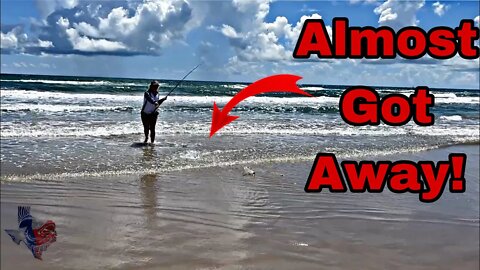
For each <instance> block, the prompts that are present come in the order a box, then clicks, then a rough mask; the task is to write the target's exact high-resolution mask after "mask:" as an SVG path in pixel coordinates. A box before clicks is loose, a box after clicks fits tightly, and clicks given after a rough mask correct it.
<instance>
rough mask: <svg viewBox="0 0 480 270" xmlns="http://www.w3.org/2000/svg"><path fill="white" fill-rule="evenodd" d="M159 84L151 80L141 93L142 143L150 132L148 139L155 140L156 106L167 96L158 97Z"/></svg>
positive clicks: (146, 139) (145, 141)
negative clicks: (143, 135)
mask: <svg viewBox="0 0 480 270" xmlns="http://www.w3.org/2000/svg"><path fill="white" fill-rule="evenodd" d="M159 86H160V84H159V83H158V82H157V81H152V82H151V83H150V87H149V88H148V90H147V91H145V94H144V95H143V106H142V112H141V118H142V124H143V132H144V133H145V140H144V141H143V142H144V143H147V141H148V133H149V132H150V140H151V142H152V143H154V142H155V125H156V124H157V118H158V111H157V109H158V107H159V106H160V104H162V103H163V102H164V101H165V100H166V99H167V97H164V98H161V99H160V98H159V97H158V87H159Z"/></svg>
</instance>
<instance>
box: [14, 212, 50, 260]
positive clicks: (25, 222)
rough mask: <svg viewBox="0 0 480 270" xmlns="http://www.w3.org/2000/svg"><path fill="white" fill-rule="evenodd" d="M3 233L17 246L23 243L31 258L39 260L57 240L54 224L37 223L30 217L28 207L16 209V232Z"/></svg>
mask: <svg viewBox="0 0 480 270" xmlns="http://www.w3.org/2000/svg"><path fill="white" fill-rule="evenodd" d="M5 232H6V233H8V235H10V237H11V238H12V240H13V242H15V243H16V244H17V245H20V242H23V243H25V245H26V246H27V248H28V249H29V250H30V251H31V252H32V254H33V257H35V258H37V259H39V260H41V259H42V253H43V252H44V251H46V250H47V248H48V247H49V246H50V245H51V244H52V243H53V242H55V241H56V240H57V232H56V231H55V223H54V222H53V221H51V220H47V221H46V222H45V223H42V222H39V221H38V220H36V219H35V218H34V217H32V215H30V207H29V206H19V207H18V230H5Z"/></svg>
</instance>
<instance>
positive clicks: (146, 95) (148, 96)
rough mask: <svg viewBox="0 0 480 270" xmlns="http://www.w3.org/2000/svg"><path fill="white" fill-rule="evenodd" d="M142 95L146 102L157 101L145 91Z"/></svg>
mask: <svg viewBox="0 0 480 270" xmlns="http://www.w3.org/2000/svg"><path fill="white" fill-rule="evenodd" d="M143 96H144V97H145V99H146V100H147V101H148V102H150V103H152V104H155V105H156V104H157V102H156V101H155V100H153V99H152V97H151V96H150V95H149V94H148V92H145V94H144V95H143Z"/></svg>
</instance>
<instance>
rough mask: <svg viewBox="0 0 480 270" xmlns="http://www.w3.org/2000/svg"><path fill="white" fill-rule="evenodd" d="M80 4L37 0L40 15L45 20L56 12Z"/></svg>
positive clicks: (76, 2) (55, 0) (69, 1)
mask: <svg viewBox="0 0 480 270" xmlns="http://www.w3.org/2000/svg"><path fill="white" fill-rule="evenodd" d="M78 2H79V1H78V0H36V5H37V8H38V10H39V11H40V14H41V15H42V16H43V17H44V18H45V17H47V16H48V15H50V14H51V13H52V12H54V11H55V10H58V9H61V8H73V7H75V6H76V5H77V4H78Z"/></svg>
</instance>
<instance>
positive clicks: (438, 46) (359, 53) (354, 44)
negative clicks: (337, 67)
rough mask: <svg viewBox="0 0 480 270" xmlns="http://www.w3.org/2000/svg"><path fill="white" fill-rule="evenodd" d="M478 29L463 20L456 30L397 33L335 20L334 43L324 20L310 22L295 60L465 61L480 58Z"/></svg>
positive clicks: (413, 29) (417, 29) (440, 28)
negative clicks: (462, 59)
mask: <svg viewBox="0 0 480 270" xmlns="http://www.w3.org/2000/svg"><path fill="white" fill-rule="evenodd" d="M478 37H479V29H478V27H475V24H474V21H473V20H462V21H461V22H460V25H459V26H458V27H457V28H455V29H452V28H449V27H445V26H438V27H434V28H432V29H430V30H429V31H428V33H427V32H425V30H423V29H422V28H420V27H416V26H409V27H405V28H402V29H400V30H399V31H398V32H395V31H394V30H393V29H392V28H390V27H387V26H381V27H378V28H374V27H371V26H367V27H349V25H348V19H347V18H343V17H340V18H334V19H333V22H332V39H331V40H330V37H329V35H328V32H327V29H326V27H325V24H324V22H323V20H321V19H308V20H306V21H305V22H304V24H303V28H302V31H301V32H300V37H299V39H298V41H297V45H296V46H295V50H294V51H293V57H294V58H309V57H310V55H312V54H316V55H317V56H318V57H319V58H337V59H340V58H357V59H358V58H367V59H378V58H383V59H393V58H396V56H397V54H398V55H399V56H401V57H403V58H406V59H418V58H421V57H423V56H424V55H425V54H428V55H429V56H431V57H432V58H436V59H448V58H452V57H454V56H455V55H456V54H457V53H458V54H459V55H460V56H461V57H462V58H465V59H476V58H478V57H479V48H478V46H475V40H477V39H478Z"/></svg>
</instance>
